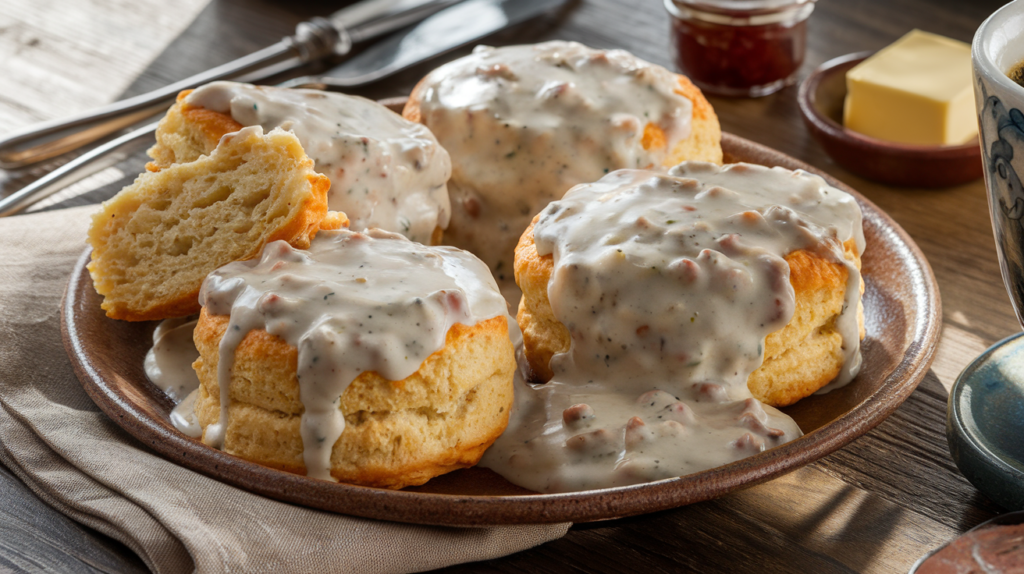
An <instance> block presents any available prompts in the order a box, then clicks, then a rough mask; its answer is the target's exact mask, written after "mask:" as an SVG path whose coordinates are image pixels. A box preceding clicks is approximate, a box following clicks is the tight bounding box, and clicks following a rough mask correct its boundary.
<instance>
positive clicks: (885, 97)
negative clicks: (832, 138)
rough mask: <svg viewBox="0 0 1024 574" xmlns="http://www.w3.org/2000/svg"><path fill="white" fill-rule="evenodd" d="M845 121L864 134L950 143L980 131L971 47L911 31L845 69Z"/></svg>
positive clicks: (910, 141) (912, 141)
mask: <svg viewBox="0 0 1024 574" xmlns="http://www.w3.org/2000/svg"><path fill="white" fill-rule="evenodd" d="M846 90H847V92H846V105H845V106H844V108H843V123H844V124H845V125H846V127H847V128H849V129H851V130H853V131H855V132H859V133H862V134H864V135H866V136H870V137H873V138H877V139H880V140H886V141H891V142H897V143H906V144H915V145H953V144H962V143H966V142H967V141H970V140H971V139H972V138H974V137H975V136H976V135H977V134H978V120H977V118H976V116H975V109H974V90H973V89H972V86H971V46H970V45H969V44H966V43H964V42H959V41H957V40H952V39H950V38H945V37H943V36H939V35H937V34H930V33H928V32H922V31H920V30H913V31H911V32H910V33H908V34H907V35H905V36H903V37H902V38H900V39H899V40H897V41H896V42H895V43H894V44H892V45H890V46H888V47H887V48H884V49H882V50H881V51H879V52H878V53H876V54H875V55H873V56H871V57H870V58H868V59H867V60H864V61H863V62H861V63H860V64H858V65H857V66H855V67H853V68H852V69H851V70H850V71H849V72H847V73H846Z"/></svg>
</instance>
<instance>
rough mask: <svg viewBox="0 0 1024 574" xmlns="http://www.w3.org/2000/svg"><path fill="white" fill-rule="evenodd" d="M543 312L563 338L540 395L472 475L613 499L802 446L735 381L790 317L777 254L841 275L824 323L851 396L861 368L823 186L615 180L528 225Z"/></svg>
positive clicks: (832, 198)
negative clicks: (545, 265)
mask: <svg viewBox="0 0 1024 574" xmlns="http://www.w3.org/2000/svg"><path fill="white" fill-rule="evenodd" d="M533 234H534V238H535V241H536V245H537V252H538V253H539V254H540V255H547V254H550V255H551V256H552V257H553V259H554V271H553V273H552V276H551V279H550V282H549V284H548V297H549V299H550V301H551V307H552V310H553V311H554V314H555V317H556V318H557V319H558V320H559V321H560V322H561V323H562V324H564V325H565V326H566V327H567V328H568V330H569V333H570V335H571V341H572V342H571V347H570V349H569V351H568V352H566V353H563V354H559V355H556V356H555V357H554V358H553V359H552V360H551V367H552V370H553V371H554V377H553V379H552V381H551V382H549V383H547V384H545V385H536V386H532V385H526V384H520V385H519V387H517V388H516V393H517V403H516V409H515V410H514V412H513V415H512V421H511V422H510V424H509V428H508V429H507V430H506V431H505V433H504V434H503V435H502V436H501V437H500V438H499V439H498V441H497V442H496V443H495V444H494V446H492V447H491V449H490V450H489V451H488V452H487V453H486V455H485V457H484V460H483V461H482V462H481V464H482V465H484V466H489V467H490V468H492V469H494V470H496V471H497V472H498V473H499V474H501V475H503V476H505V477H506V478H507V479H509V480H510V481H512V482H514V483H516V484H519V485H521V486H524V487H526V488H530V489H533V490H537V491H541V492H564V491H576V490H585V489H593V488H605V487H612V486H621V485H627V484H633V483H638V482H648V481H653V480H658V479H662V478H668V477H675V476H682V475H686V474H690V473H693V472H697V471H701V470H705V469H708V468H713V467H716V466H720V465H722V464H726V463H729V462H732V461H735V460H738V459H740V458H743V457H745V456H749V455H751V454H755V453H757V452H760V451H762V450H764V449H766V448H771V447H773V446H776V445H779V444H782V443H784V442H786V441H789V440H792V439H794V438H796V437H798V436H800V434H801V431H800V429H799V428H798V427H797V425H796V423H795V422H794V421H793V420H792V419H790V418H789V417H788V416H786V415H784V414H783V413H781V412H779V411H777V410H776V409H774V408H772V407H770V406H767V405H763V404H761V403H760V402H759V401H758V400H756V399H754V398H753V397H752V396H751V394H750V392H749V391H748V389H747V385H746V381H747V377H748V376H749V375H750V373H751V372H753V371H754V370H755V369H757V368H758V367H759V366H760V365H761V362H762V359H763V354H764V353H763V350H764V341H765V337H766V336H767V335H768V334H770V333H772V332H773V331H776V330H778V329H780V328H782V327H783V326H785V325H786V324H787V323H788V322H789V321H790V319H791V317H792V315H793V309H794V293H793V288H792V286H791V285H790V282H789V266H788V264H787V263H786V261H785V260H784V259H783V257H784V256H785V255H786V254H788V253H790V252H792V251H794V250H798V249H806V250H809V251H811V252H813V253H814V254H817V255H819V256H821V257H824V258H827V259H829V260H831V261H834V262H836V263H839V264H842V265H844V266H845V267H846V268H847V271H848V283H847V285H846V305H845V308H844V311H843V313H842V314H841V315H840V316H839V317H838V318H837V320H836V328H837V330H838V331H839V332H840V334H841V335H842V337H843V345H844V352H845V365H844V367H843V371H842V373H841V374H840V376H839V377H838V379H837V383H838V384H843V383H846V382H848V381H849V380H850V379H852V377H853V376H854V375H856V373H857V370H858V369H859V366H860V351H859V349H860V347H859V343H860V337H859V326H858V318H857V309H858V304H859V296H860V274H859V272H858V270H857V267H856V265H855V264H854V263H853V262H851V261H848V260H847V259H846V258H845V256H844V251H843V243H844V242H846V241H848V240H850V239H853V240H854V241H855V242H856V248H857V252H858V253H860V252H862V251H863V248H864V237H863V232H862V230H861V213H860V209H859V207H858V206H857V204H856V202H855V200H854V199H853V198H852V197H851V196H849V195H848V194H846V193H844V192H842V191H840V190H837V189H835V188H832V187H830V186H828V185H827V184H826V183H825V182H824V180H822V179H821V178H819V177H817V176H813V175H810V174H807V173H803V172H790V171H787V170H784V169H781V168H773V169H769V168H765V167H760V166H753V165H746V164H736V165H729V166H726V167H719V166H716V165H713V164H706V163H696V162H691V163H684V164H681V165H680V166H677V167H675V168H673V169H671V170H670V171H669V172H668V173H657V172H650V171H639V170H622V171H618V172H614V173H611V174H609V175H607V176H605V177H604V178H602V179H601V180H599V181H597V182H596V183H593V184H589V185H580V186H577V187H575V188H573V189H572V190H571V191H570V192H569V193H567V194H566V196H565V198H564V199H562V200H561V201H556V202H554V203H552V204H551V205H549V206H548V207H547V208H546V209H545V210H544V211H543V212H541V214H540V217H539V220H538V221H537V223H536V225H535V227H534V231H533Z"/></svg>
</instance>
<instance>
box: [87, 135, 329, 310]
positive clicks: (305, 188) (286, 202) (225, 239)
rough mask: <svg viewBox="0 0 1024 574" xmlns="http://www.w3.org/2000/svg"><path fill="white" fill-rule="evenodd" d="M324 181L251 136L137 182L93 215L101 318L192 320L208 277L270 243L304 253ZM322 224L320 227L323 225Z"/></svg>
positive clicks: (293, 151) (302, 161)
mask: <svg viewBox="0 0 1024 574" xmlns="http://www.w3.org/2000/svg"><path fill="white" fill-rule="evenodd" d="M329 188H330V180H329V179H328V178H327V177H326V176H323V175H320V174H318V173H316V172H314V171H313V160H311V159H309V157H307V156H306V153H305V152H304V151H303V149H302V146H301V145H300V144H299V141H298V139H296V138H295V136H294V135H292V134H290V133H288V132H284V131H281V130H274V131H272V132H270V133H268V134H263V131H262V129H261V128H259V127H253V128H245V129H243V130H241V131H239V132H237V133H234V134H228V135H227V136H225V137H224V138H223V139H222V140H221V142H220V144H219V145H218V146H217V147H216V149H214V151H213V152H212V153H211V154H210V155H209V156H201V157H199V158H198V159H197V160H195V161H192V162H188V163H179V164H174V165H171V166H169V167H167V168H165V169H162V170H161V171H158V172H149V173H143V174H142V175H140V176H139V177H138V179H136V180H135V182H134V183H132V184H131V185H129V186H127V187H125V188H124V189H123V190H121V192H120V193H118V194H117V195H116V196H115V197H114V198H113V199H111V200H109V201H107V202H105V203H104V204H103V205H102V208H101V209H100V211H99V212H98V213H96V214H95V215H93V220H92V226H91V227H90V229H89V236H88V242H89V245H91V246H92V249H93V252H92V261H91V262H90V263H89V267H88V268H89V272H90V274H91V275H92V279H93V284H94V286H95V288H96V291H97V292H98V293H99V294H100V295H102V296H103V298H104V299H103V304H102V307H103V309H104V310H105V311H106V312H107V316H108V317H111V318H114V319H124V320H128V321H148V320H157V319H165V318H169V317H179V316H184V315H189V314H192V313H198V312H199V309H200V305H199V299H198V296H199V289H200V287H201V286H202V282H203V279H204V278H205V277H206V275H207V274H208V273H210V272H211V271H213V270H215V269H217V268H218V267H220V266H222V265H225V264H227V263H230V262H232V261H237V260H246V259H251V258H253V257H256V256H258V255H259V253H260V251H261V250H262V249H263V246H264V245H266V244H267V243H269V242H271V241H275V240H278V239H281V240H284V241H287V242H288V243H290V244H291V245H293V246H295V247H298V248H307V247H308V246H309V242H310V241H311V240H312V238H313V236H314V235H315V234H316V232H317V231H318V230H319V229H320V228H321V227H323V228H324V229H335V228H338V227H341V226H344V225H345V224H347V218H345V217H344V215H341V214H332V215H330V216H328V210H327V191H328V189H329ZM325 218H326V219H325Z"/></svg>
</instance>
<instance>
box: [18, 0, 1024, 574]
mask: <svg viewBox="0 0 1024 574" xmlns="http://www.w3.org/2000/svg"><path fill="white" fill-rule="evenodd" d="M206 2H207V0H191V1H190V2H181V3H180V6H179V7H177V8H174V7H172V8H171V9H170V10H169V9H168V6H164V4H175V3H162V2H153V1H151V0H149V1H139V2H135V3H132V4H131V5H128V4H124V3H115V2H113V0H91V1H90V2H80V3H78V2H76V3H71V2H65V4H68V5H71V4H74V5H75V6H76V9H75V10H71V9H70V8H67V7H66V8H67V9H61V10H46V9H45V8H44V7H43V6H46V5H48V4H46V3H29V2H28V1H23V0H11V2H10V4H6V3H5V4H4V5H0V55H3V56H2V57H0V130H3V131H6V130H8V129H13V128H15V127H18V126H20V125H25V124H27V123H30V122H32V121H39V120H42V119H48V118H53V117H58V116H62V115H66V114H67V113H70V112H72V111H75V110H77V109H84V108H87V107H89V106H91V105H95V104H98V103H102V102H103V101H104V100H110V99H114V98H117V97H123V96H128V95H133V94H136V93H140V92H143V91H146V90H148V89H152V88H155V87H158V86H160V85H163V84H166V83H168V82H170V81H172V80H176V79H179V78H181V77H185V76H187V75H189V74H191V73H194V72H198V71H200V70H203V69H206V68H208V67H211V66H213V65H215V64H218V63H220V62H223V61H226V60H227V59H230V58H234V57H237V56H240V55H242V54H244V53H247V52H249V51H251V50H254V49H256V48H259V47H262V46H263V45H267V44H269V43H270V42H271V41H274V40H276V39H278V38H279V37H281V36H283V35H285V34H287V33H289V32H290V30H291V29H292V28H293V26H294V24H295V23H297V22H298V21H300V20H302V19H305V18H306V17H309V16H311V15H316V14H326V13H328V12H330V11H331V10H333V9H336V8H337V3H331V4H328V3H317V2H305V3H302V5H301V6H298V7H293V6H291V5H289V4H288V3H285V2H274V1H271V0H258V1H247V0H213V1H212V2H209V3H208V4H207V3H206ZM1000 4H1001V2H998V1H986V2H981V1H976V2H963V1H961V0H822V1H821V2H820V3H819V4H818V6H817V7H816V10H815V12H814V14H813V16H812V17H811V20H810V25H809V38H808V48H807V60H806V63H805V65H804V68H803V69H802V70H801V75H802V76H805V75H806V74H807V73H808V71H809V70H811V69H813V68H814V67H815V66H817V65H818V64H820V63H822V62H824V61H825V60H827V59H830V58H832V57H835V56H839V55H842V54H846V53H850V52H855V51H861V50H871V49H877V48H880V47H882V46H885V45H887V44H888V43H890V42H892V41H893V40H895V39H896V38H898V37H899V36H901V35H902V34H904V33H905V32H907V31H908V30H910V29H911V28H915V27H916V28H922V29H925V30H928V31H932V32H937V33H939V34H943V35H946V36H950V37H953V38H957V39H960V40H964V41H968V42H969V41H970V40H971V38H972V36H973V35H974V31H975V29H976V28H977V26H978V25H979V24H980V23H981V22H982V20H984V19H985V17H986V16H988V15H989V14H990V13H991V12H993V11H994V10H995V9H996V8H998V7H999V5H1000ZM147 10H148V11H147ZM149 11H151V12H149ZM157 13H159V14H160V15H161V18H162V19H161V20H159V22H157V23H156V24H154V21H155V20H154V19H153V18H151V17H150V16H152V15H153V14H157ZM44 16H45V18H46V19H47V20H46V21H45V24H44V23H43V22H44V20H43V17H44ZM193 16H194V20H192V18H193ZM112 22H113V23H114V24H115V25H117V26H120V27H121V28H119V29H121V30H123V34H124V38H123V42H122V43H118V42H110V41H109V33H108V34H103V33H101V32H102V31H103V30H106V29H109V26H110V25H111V23H112ZM104 26H107V27H108V28H104ZM154 30H157V31H162V33H156V32H154ZM552 38H563V39H571V40H579V41H581V42H584V43H586V44H589V45H592V46H595V47H621V48H626V49H628V50H630V51H632V52H634V53H635V54H637V55H639V56H640V57H642V58H645V59H647V60H650V61H653V62H656V63H659V64H663V65H669V63H670V60H669V44H668V25H667V18H666V15H665V12H664V9H663V8H662V5H661V2H660V0H637V1H635V2H620V1H618V0H584V1H581V2H576V3H574V4H573V5H572V6H571V8H570V9H569V10H567V11H565V12H564V13H561V14H558V15H553V16H549V17H544V18H542V19H539V20H535V21H533V22H530V23H528V24H526V25H523V26H520V27H518V28H516V29H514V30H510V31H506V32H503V33H501V34H499V35H498V36H496V37H494V38H492V39H490V40H489V42H490V43H494V44H509V43H522V42H535V41H540V40H544V39H552ZM129 45H130V46H131V47H129ZM147 50H148V52H147ZM463 53H465V51H462V52H460V53H458V54H456V55H461V54H463ZM147 54H148V55H147ZM449 57H454V56H449ZM146 58H151V60H147V59H146ZM433 65H436V63H434V64H431V65H427V66H424V67H420V68H418V69H415V70H412V71H410V72H408V73H405V74H402V75H401V76H399V77H396V78H392V79H389V80H387V81H385V82H382V83H381V84H379V85H377V86H375V87H373V88H372V89H366V90H362V93H363V94H364V95H367V96H369V97H385V96H396V95H403V94H406V93H407V92H408V91H409V89H410V88H411V87H412V85H413V83H414V82H415V81H416V80H417V79H418V78H419V77H420V76H421V75H422V74H423V73H425V71H426V70H428V69H429V68H431V67H433ZM125 69H129V71H130V75H129V77H125V75H124V73H123V72H124V70H125ZM119 71H120V72H121V74H120V75H118V72H119ZM97 81H99V84H97ZM96 85H102V86H106V87H107V88H108V89H109V87H110V86H118V85H123V86H126V87H124V88H123V93H121V94H118V93H117V92H114V93H110V94H104V93H103V92H102V90H97V89H95V86H96ZM26 87H28V88H32V90H28V91H26ZM19 98H20V100H19ZM795 98H796V88H795V87H794V88H789V89H786V90H783V91H781V92H779V93H777V94H775V95H772V96H769V97H766V98H761V99H756V100H730V99H721V98H710V99H711V101H712V104H713V105H714V106H715V109H716V110H717V112H718V115H719V117H720V118H721V122H722V127H723V129H724V130H726V131H729V132H732V133H735V134H738V135H740V136H743V137H746V138H749V139H752V140H754V141H757V142H760V143H762V144H765V145H768V146H771V147H774V148H776V149H778V150H781V151H783V152H785V153H787V154H790V155H793V156H795V157H797V158H800V159H802V160H804V161H806V162H808V163H810V164H812V165H815V166H817V167H819V168H821V169H823V170H825V171H827V172H829V173H831V174H833V175H834V176H836V177H837V178H839V179H840V180H842V181H844V182H846V183H848V184H850V185H851V186H853V187H854V188H856V189H858V190H859V191H861V192H862V193H863V194H864V195H865V196H867V197H868V198H869V199H871V200H872V201H874V202H875V203H876V204H877V205H878V206H880V207H881V208H882V209H884V210H885V211H887V212H888V213H889V214H890V215H891V216H892V217H893V218H894V219H895V220H896V221H897V222H899V223H900V224H901V225H902V226H903V227H904V228H905V229H906V230H907V231H908V232H909V233H910V235H911V236H912V237H913V238H914V239H915V241H917V243H918V245H920V247H921V249H922V250H923V251H924V253H925V254H926V255H927V257H928V259H929V261H930V262H931V265H932V268H933V269H934V271H935V274H936V276H937V277H938V282H939V286H940V290H941V294H942V298H943V313H944V316H943V318H942V319H943V325H944V331H943V335H942V340H941V343H940V346H939V350H938V353H937V356H936V359H935V362H934V365H933V368H932V369H931V371H929V373H928V375H927V376H926V377H925V379H924V381H922V383H921V385H920V387H919V388H918V389H917V391H916V392H914V394H913V395H912V396H911V397H910V399H909V400H908V401H907V402H906V403H905V404H904V405H903V406H902V407H900V408H899V410H898V411H896V413H895V414H893V415H892V416H891V417H889V418H888V419H887V420H886V421H885V422H883V423H882V424H881V425H879V426H878V427H877V428H875V429H874V430H872V431H871V432H869V433H868V434H867V435H865V436H863V437H861V438H859V439H857V440H856V441H854V442H853V443H852V444H850V445H849V446H847V447H846V448H844V449H842V450H840V451H839V452H837V453H835V454H833V455H831V456H829V457H826V458H825V459H823V460H820V461H819V462H817V463H815V464H812V465H810V466H808V467H805V468H803V469H800V470H798V471H796V472H793V473H791V474H789V475H787V476H784V477H782V478H780V479H777V480H774V481H772V482H769V483H766V484H762V485H760V486H757V487H753V488H750V489H747V490H744V491H741V492H737V493H734V494H731V495H729V496H725V497H722V498H720V499H717V500H713V501H710V502H705V503H701V504H695V505H692V506H688V507H684V508H679V509H675V510H670V511H665V512H660V513H657V514H652V515H646V516H639V517H635V518H629V519H624V520H616V521H609V522H603V523H596V524H581V525H576V526H574V527H573V528H572V530H571V531H570V532H569V534H568V535H567V536H566V537H564V538H562V539H560V540H558V541H555V542H552V543H549V544H546V545H544V546H541V547H539V548H535V549H533V550H530V551H527V552H522V553H520V554H517V555H513V556H510V557H506V558H502V559H498V560H492V561H489V562H485V563H476V564H470V565H464V566H460V567H454V568H451V569H449V570H450V571H453V572H456V571H457V572H478V571H495V572H522V571H539V572H565V571H587V572H591V571H593V572H622V571H635V570H641V571H648V572H677V571H686V570H692V571H700V572H745V571H752V572H753V571H756V572H905V571H906V570H907V569H908V568H909V566H910V565H911V564H912V563H913V562H914V561H915V560H916V559H917V558H918V557H919V556H920V555H922V554H923V553H925V552H926V551H928V550H929V549H931V548H934V547H935V546H937V545H939V544H941V543H943V542H945V541H947V540H949V539H951V538H953V537H955V536H956V535H958V534H959V533H961V532H963V531H965V530H967V529H968V528H970V527H972V526H974V525H976V524H977V523H979V522H981V521H983V520H985V519H987V518H990V517H991V516H993V515H994V514H997V513H999V512H1001V510H1000V509H999V508H998V507H997V506H995V505H994V504H993V503H992V502H990V501H989V500H988V499H987V498H985V496H983V495H982V494H980V493H979V492H978V491H977V490H976V489H975V488H974V487H973V486H971V484H969V483H968V482H967V481H966V480H965V479H964V478H963V477H962V476H961V475H960V473H959V472H958V471H957V469H956V467H955V466H954V464H953V462H952V460H951V459H950V456H949V450H948V447H947V445H946V439H945V435H944V428H945V414H946V399H947V396H948V390H949V388H950V386H951V385H952V383H953V381H954V380H955V378H956V376H957V374H958V373H959V372H960V370H961V369H962V368H963V367H964V366H966V364H967V363H968V362H969V361H970V360H972V359H973V358H974V357H975V356H977V355H978V354H979V353H980V352H981V351H982V350H984V349H985V348H986V347H987V346H988V345H990V344H992V343H994V342H995V341H998V340H999V339H1002V338H1003V337H1005V336H1007V335H1010V334H1012V333H1014V332H1016V331H1018V330H1019V328H1020V326H1019V325H1018V323H1017V321H1016V319H1015V318H1014V314H1013V310H1012V308H1011V307H1010V304H1009V301H1008V298H1007V295H1006V293H1005V291H1004V289H1003V284H1002V281H1001V279H1000V276H999V267H998V262H997V260H996V255H995V250H994V248H993V240H992V232H991V228H990V225H989V219H988V214H987V205H986V198H985V189H984V184H983V182H982V181H981V180H978V181H975V182H973V183H970V184H967V185H963V186H960V187H954V188H948V189H941V190H919V189H896V188H891V187H886V186H883V185H878V184H875V183H871V182H868V181H865V180H862V179H860V178H858V177H856V176H854V175H851V174H850V173H848V172H846V171H845V170H844V169H842V168H840V167H838V166H837V165H836V164H835V163H833V162H832V161H831V160H830V159H829V158H828V157H827V156H826V155H825V153H824V151H823V150H822V149H821V147H820V146H818V145H817V143H815V142H814V141H813V140H812V139H811V138H810V136H809V134H808V133H807V131H806V130H805V128H804V126H803V124H802V122H801V119H800V116H799V112H798V110H797V105H796V99H795ZM94 100H98V101H94ZM50 167H52V166H50ZM40 173H41V170H40V169H34V170H26V171H25V172H17V173H4V172H2V171H0V194H7V193H10V192H12V191H14V190H16V189H18V188H19V187H20V186H22V185H24V184H25V182H27V181H31V179H32V178H34V177H38V175H39V174H40ZM108 179H111V180H115V179H117V175H116V174H113V175H112V176H110V177H109V178H108ZM104 182H105V180H104V181H97V180H94V181H93V183H92V184H91V186H92V187H98V188H97V189H96V190H93V191H89V192H88V193H85V194H84V195H81V196H79V197H77V198H74V199H70V200H67V201H65V202H63V203H61V204H59V205H57V206H54V207H59V206H67V205H72V204H77V203H85V202H95V201H98V200H100V199H103V198H105V197H108V196H109V195H111V194H112V193H113V192H114V191H116V188H117V186H118V184H117V183H116V182H114V183H111V182H110V181H106V182H105V184H104ZM26 558H28V559H30V561H31V562H30V563H32V564H35V565H37V567H38V569H39V570H41V571H52V570H59V571H94V570H101V571H137V570H143V569H144V568H143V566H142V565H141V562H140V561H139V560H138V559H137V558H136V557H135V556H133V555H132V554H131V552H130V551H128V550H127V549H126V548H125V547H123V546H121V545H120V544H118V543H116V542H113V541H111V540H110V539H107V538H105V537H104V536H102V535H100V534H98V533H96V532H94V531H91V530H89V529H87V528H84V527H81V526H79V525H77V524H75V523H73V522H71V521H70V520H68V519H66V518H64V517H63V516H62V515H60V514H57V513H56V512H54V511H53V510H51V509H50V508H49V507H47V506H46V505H45V504H43V503H42V502H41V501H39V500H38V499H37V498H35V497H34V496H33V495H32V494H31V493H30V492H29V491H28V490H27V489H26V488H25V487H24V486H23V485H22V484H21V483H20V482H18V481H17V479H15V478H13V477H12V476H11V475H10V473H9V472H8V471H7V470H6V469H4V468H3V467H0V571H4V570H6V569H7V568H13V567H14V565H15V564H22V565H23V564H25V562H24V560H25V559H26Z"/></svg>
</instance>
